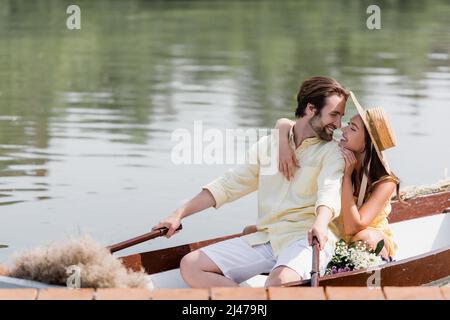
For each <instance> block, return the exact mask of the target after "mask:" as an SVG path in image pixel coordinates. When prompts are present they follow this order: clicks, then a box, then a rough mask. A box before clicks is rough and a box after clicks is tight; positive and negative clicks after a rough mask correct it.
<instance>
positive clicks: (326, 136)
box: [309, 115, 336, 141]
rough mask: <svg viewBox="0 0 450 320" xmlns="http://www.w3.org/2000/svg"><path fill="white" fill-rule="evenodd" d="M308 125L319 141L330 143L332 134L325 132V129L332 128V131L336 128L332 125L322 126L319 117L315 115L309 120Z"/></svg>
mask: <svg viewBox="0 0 450 320" xmlns="http://www.w3.org/2000/svg"><path fill="white" fill-rule="evenodd" d="M309 125H310V126H311V128H312V129H313V131H314V132H315V133H316V135H317V136H318V137H319V138H320V139H322V140H325V141H331V140H332V139H333V132H331V133H329V132H327V131H326V128H327V127H333V129H336V128H335V127H334V126H333V125H327V126H324V125H323V123H322V120H321V119H320V116H319V115H315V116H314V117H312V118H311V119H310V120H309Z"/></svg>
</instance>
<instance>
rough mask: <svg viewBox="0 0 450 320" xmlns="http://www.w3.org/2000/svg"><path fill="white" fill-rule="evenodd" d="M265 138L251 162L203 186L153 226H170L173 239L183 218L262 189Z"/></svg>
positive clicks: (255, 147) (251, 155) (254, 150)
mask: <svg viewBox="0 0 450 320" xmlns="http://www.w3.org/2000/svg"><path fill="white" fill-rule="evenodd" d="M263 139H267V137H263V138H261V139H260V140H259V141H258V142H257V143H255V144H254V145H253V146H252V147H251V148H250V150H249V152H248V156H249V162H248V163H247V164H243V165H240V166H237V167H236V168H234V169H230V170H228V171H227V172H226V173H225V174H224V175H223V176H221V177H218V178H216V179H214V180H213V181H212V182H210V183H208V184H207V185H205V186H203V187H202V189H203V190H202V191H201V192H200V193H199V194H197V195H196V196H195V197H194V198H192V199H191V200H189V201H188V202H187V203H186V204H184V205H182V206H181V207H180V208H178V209H177V210H175V211H174V212H173V213H172V214H170V215H169V216H168V217H166V218H164V219H163V220H161V221H160V222H159V223H158V224H157V225H156V226H154V227H153V229H157V228H161V227H167V228H168V229H169V230H168V232H167V234H166V237H167V238H170V237H171V236H172V235H173V234H174V233H175V230H176V229H177V228H178V227H179V226H180V224H181V219H183V218H185V217H187V216H190V215H191V214H194V213H196V212H200V211H203V210H205V209H208V208H210V207H214V208H216V209H218V208H219V207H220V206H222V205H223V204H225V203H227V202H232V201H234V200H236V199H239V198H241V197H243V196H245V195H246V194H249V193H250V192H253V191H255V190H256V189H257V188H258V180H259V161H258V148H259V147H261V141H262V140H263Z"/></svg>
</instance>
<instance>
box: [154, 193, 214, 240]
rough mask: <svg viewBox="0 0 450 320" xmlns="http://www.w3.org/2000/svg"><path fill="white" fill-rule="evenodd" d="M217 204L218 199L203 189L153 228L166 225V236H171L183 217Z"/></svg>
mask: <svg viewBox="0 0 450 320" xmlns="http://www.w3.org/2000/svg"><path fill="white" fill-rule="evenodd" d="M215 205H216V200H214V197H213V196H212V194H211V192H209V191H208V190H206V189H203V190H202V191H200V193H198V194H197V195H196V196H195V197H193V198H192V199H191V200H189V201H188V202H186V203H185V204H184V205H182V206H181V207H180V208H178V209H177V210H175V211H174V212H173V213H172V214H171V215H169V216H168V217H166V218H165V219H164V220H161V221H160V222H159V223H158V224H157V225H156V226H154V227H153V228H152V230H155V229H159V228H162V227H166V228H168V229H169V230H168V231H167V233H166V237H167V238H170V237H171V236H172V235H173V234H174V233H175V230H177V229H178V227H179V226H180V224H181V219H183V218H185V217H188V216H190V215H191V214H194V213H196V212H199V211H203V210H205V209H208V208H210V207H212V206H215Z"/></svg>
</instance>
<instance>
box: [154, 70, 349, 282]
mask: <svg viewBox="0 0 450 320" xmlns="http://www.w3.org/2000/svg"><path fill="white" fill-rule="evenodd" d="M348 95H349V93H348V91H347V90H346V89H344V88H343V87H342V86H341V85H340V84H339V83H338V82H337V81H336V80H334V79H332V78H328V77H313V78H310V79H308V80H306V81H304V82H303V83H302V85H301V87H300V91H299V92H298V95H297V102H298V105H297V110H296V112H295V115H296V117H297V120H296V122H295V125H294V127H293V129H292V130H291V132H290V135H289V143H290V144H291V146H292V148H294V149H295V153H296V157H297V159H299V160H300V164H301V167H300V168H299V170H297V172H296V174H295V176H294V178H293V179H291V180H290V181H289V180H287V179H285V178H284V177H283V176H282V174H281V173H279V172H277V173H276V174H273V175H264V174H261V169H262V168H261V163H262V161H260V160H262V159H260V158H259V157H261V153H258V152H257V150H259V151H263V153H264V151H267V150H268V149H269V148H271V146H273V145H274V144H275V145H276V146H277V145H278V141H274V140H275V138H274V136H273V135H269V136H265V137H262V138H261V139H260V140H259V141H258V142H257V143H256V144H255V145H254V146H253V147H252V148H251V149H250V151H249V153H250V157H254V158H257V160H258V161H256V162H255V163H253V164H246V165H242V166H239V167H237V168H235V169H233V170H229V171H228V172H227V173H225V174H224V175H223V176H222V177H219V178H217V179H215V180H214V181H212V182H211V183H209V184H207V185H206V186H204V187H203V190H202V191H201V192H200V193H199V194H198V195H197V196H195V197H194V198H193V199H191V200H190V201H189V202H187V203H186V204H184V205H183V206H181V207H180V208H179V209H177V210H176V211H175V212H174V213H172V214H171V215H169V216H168V217H167V218H165V219H164V220H162V221H161V222H160V223H159V224H158V225H156V226H155V227H154V229H156V228H160V227H168V228H169V230H168V233H167V237H170V236H172V235H173V234H174V232H175V230H176V229H177V228H178V226H179V225H180V223H181V219H183V218H185V217H187V216H189V215H191V214H193V213H196V212H199V211H202V210H204V209H207V208H209V207H211V206H213V207H215V208H216V209H217V208H219V207H220V206H222V205H223V204H225V203H227V202H231V201H234V200H236V199H238V198H240V197H242V196H244V195H246V194H248V193H250V192H253V191H255V190H258V191H259V192H258V223H257V231H256V232H254V233H251V234H248V235H245V236H242V237H238V238H234V239H230V240H226V241H222V242H219V243H216V244H213V245H210V246H207V247H205V248H201V249H199V250H196V251H193V252H191V253H189V254H187V255H186V256H185V257H183V259H182V260H181V264H180V271H181V275H182V277H183V279H184V281H185V282H186V283H187V284H188V285H190V286H192V287H211V286H238V285H239V283H240V282H242V281H245V280H247V279H249V278H251V277H253V276H255V275H257V274H260V273H269V276H268V278H267V281H266V284H265V285H266V286H280V285H282V284H284V283H287V282H292V281H298V280H301V279H305V278H308V277H309V272H310V271H311V258H312V250H311V247H310V246H311V242H312V237H313V236H315V237H317V239H318V240H319V244H320V249H321V261H322V263H324V264H325V265H326V263H327V262H328V260H329V259H331V256H332V253H333V245H332V244H333V243H332V241H328V238H331V240H335V239H336V237H335V235H334V234H337V230H336V226H335V225H334V224H333V223H330V222H331V220H333V219H334V218H336V217H337V216H338V215H339V213H340V203H341V181H342V175H343V170H344V165H345V162H344V160H343V158H342V155H341V152H340V150H339V147H338V145H337V142H335V141H333V140H332V135H333V131H334V129H336V128H340V127H341V118H342V116H343V115H344V111H345V103H346V101H347V98H348ZM265 154H269V153H268V152H265Z"/></svg>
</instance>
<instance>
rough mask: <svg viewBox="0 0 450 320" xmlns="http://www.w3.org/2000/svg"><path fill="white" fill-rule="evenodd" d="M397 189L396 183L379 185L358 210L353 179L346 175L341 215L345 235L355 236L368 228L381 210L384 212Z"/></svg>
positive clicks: (388, 182) (381, 183)
mask: <svg viewBox="0 0 450 320" xmlns="http://www.w3.org/2000/svg"><path fill="white" fill-rule="evenodd" d="M395 188H396V184H395V182H393V181H390V180H387V181H383V182H380V183H378V184H377V185H376V186H375V189H374V190H373V192H372V193H371V195H370V197H369V199H368V200H367V201H366V202H364V204H363V205H362V206H361V208H359V210H358V208H357V206H356V203H355V200H354V198H353V190H352V181H351V177H349V176H346V175H344V178H343V182H342V205H341V210H342V212H341V214H342V217H343V222H344V231H345V233H346V234H348V235H352V236H353V235H355V234H357V233H358V232H359V231H361V230H364V229H365V228H367V227H368V226H369V225H370V223H371V222H372V221H373V220H374V219H375V217H376V216H377V215H378V214H379V213H380V212H381V210H383V208H384V206H385V205H386V202H387V201H389V200H390V199H391V196H392V193H393V192H394V191H395Z"/></svg>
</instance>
